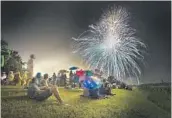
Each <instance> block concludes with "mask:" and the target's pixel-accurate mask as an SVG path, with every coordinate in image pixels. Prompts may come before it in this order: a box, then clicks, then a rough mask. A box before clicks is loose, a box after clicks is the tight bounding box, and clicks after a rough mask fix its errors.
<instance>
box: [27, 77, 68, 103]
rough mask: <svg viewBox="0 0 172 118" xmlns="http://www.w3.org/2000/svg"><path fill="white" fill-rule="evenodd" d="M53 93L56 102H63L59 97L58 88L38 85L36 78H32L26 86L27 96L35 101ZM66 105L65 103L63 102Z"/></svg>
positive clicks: (44, 98) (46, 97)
mask: <svg viewBox="0 0 172 118" xmlns="http://www.w3.org/2000/svg"><path fill="white" fill-rule="evenodd" d="M52 95H54V96H55V98H56V99H57V102H59V103H60V104H64V102H63V100H62V99H61V97H60V94H59V91H58V88H57V87H56V86H53V85H52V86H41V87H38V85H37V83H36V79H35V78H33V79H32V82H31V83H30V85H29V87H28V97H29V98H31V99H34V100H37V101H43V100H46V99H48V98H49V97H50V96H52ZM64 105H67V104H64Z"/></svg>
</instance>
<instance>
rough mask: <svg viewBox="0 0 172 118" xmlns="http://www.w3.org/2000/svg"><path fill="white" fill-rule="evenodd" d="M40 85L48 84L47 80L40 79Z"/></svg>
mask: <svg viewBox="0 0 172 118" xmlns="http://www.w3.org/2000/svg"><path fill="white" fill-rule="evenodd" d="M40 85H41V86H48V82H47V80H45V79H42V80H41V82H40Z"/></svg>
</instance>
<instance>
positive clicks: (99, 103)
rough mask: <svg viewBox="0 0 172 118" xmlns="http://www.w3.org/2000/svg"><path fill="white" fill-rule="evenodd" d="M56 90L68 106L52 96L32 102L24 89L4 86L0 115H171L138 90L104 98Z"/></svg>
mask: <svg viewBox="0 0 172 118" xmlns="http://www.w3.org/2000/svg"><path fill="white" fill-rule="evenodd" d="M59 90H60V94H61V96H62V98H63V99H64V101H65V102H66V103H68V104H70V106H59V105H58V104H57V103H56V101H55V98H54V97H51V98H49V99H48V100H46V101H44V102H37V101H33V100H30V99H28V98H27V97H26V91H24V90H22V89H20V88H19V87H14V86H3V87H1V96H2V99H1V116H2V118H171V116H170V111H171V107H165V108H164V107H160V106H162V105H158V104H156V103H157V102H152V101H151V100H149V99H150V98H151V99H152V97H150V96H149V97H148V94H146V93H144V92H142V91H140V90H139V89H134V90H133V91H127V90H120V89H114V90H113V93H116V95H115V96H113V97H110V98H108V99H103V100H91V99H88V98H82V97H80V95H81V94H82V90H79V89H74V90H67V89H63V88H60V89H59ZM143 93H144V94H143ZM156 95H157V94H156ZM160 95H161V94H160ZM156 97H157V96H156ZM170 101H171V99H170V100H169V101H168V103H165V105H167V106H169V105H170V106H171V103H170ZM166 102H167V101H166ZM167 108H168V109H167ZM169 108H170V110H169Z"/></svg>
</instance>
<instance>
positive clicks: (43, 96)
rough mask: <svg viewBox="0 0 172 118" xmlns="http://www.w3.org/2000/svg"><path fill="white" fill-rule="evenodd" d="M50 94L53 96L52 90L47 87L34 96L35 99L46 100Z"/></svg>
mask: <svg viewBox="0 0 172 118" xmlns="http://www.w3.org/2000/svg"><path fill="white" fill-rule="evenodd" d="M50 96H52V92H51V90H50V89H47V90H45V91H43V92H41V93H39V94H38V95H36V96H35V97H34V99H36V100H38V101H43V100H46V99H48V98H49V97H50Z"/></svg>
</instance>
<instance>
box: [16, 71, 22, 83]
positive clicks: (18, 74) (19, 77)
mask: <svg viewBox="0 0 172 118" xmlns="http://www.w3.org/2000/svg"><path fill="white" fill-rule="evenodd" d="M21 81H22V77H21V75H20V72H17V73H15V75H14V85H17V86H21Z"/></svg>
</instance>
